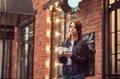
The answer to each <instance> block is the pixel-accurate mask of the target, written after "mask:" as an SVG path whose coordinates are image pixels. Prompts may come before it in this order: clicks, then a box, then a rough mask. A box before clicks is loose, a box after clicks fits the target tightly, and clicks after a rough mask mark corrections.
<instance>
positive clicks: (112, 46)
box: [111, 33, 115, 54]
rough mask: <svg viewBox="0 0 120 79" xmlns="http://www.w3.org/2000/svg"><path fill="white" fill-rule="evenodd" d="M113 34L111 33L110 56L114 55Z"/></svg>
mask: <svg viewBox="0 0 120 79" xmlns="http://www.w3.org/2000/svg"><path fill="white" fill-rule="evenodd" d="M114 41H115V34H114V33H112V35H111V54H114V53H115V51H114V50H115V42H114Z"/></svg>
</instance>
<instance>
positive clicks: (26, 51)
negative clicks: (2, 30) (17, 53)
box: [25, 43, 28, 66]
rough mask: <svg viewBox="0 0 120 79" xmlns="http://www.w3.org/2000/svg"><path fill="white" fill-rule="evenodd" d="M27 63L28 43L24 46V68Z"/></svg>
mask: <svg viewBox="0 0 120 79" xmlns="http://www.w3.org/2000/svg"><path fill="white" fill-rule="evenodd" d="M27 63H28V43H26V44H25V66H27Z"/></svg>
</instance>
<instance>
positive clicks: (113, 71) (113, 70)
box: [111, 55, 115, 74]
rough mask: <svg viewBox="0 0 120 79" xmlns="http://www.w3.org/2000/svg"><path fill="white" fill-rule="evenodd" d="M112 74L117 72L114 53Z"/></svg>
mask: <svg viewBox="0 0 120 79" xmlns="http://www.w3.org/2000/svg"><path fill="white" fill-rule="evenodd" d="M111 70H112V74H114V73H115V55H112V69H111Z"/></svg>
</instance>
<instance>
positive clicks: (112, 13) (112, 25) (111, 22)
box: [110, 11, 115, 32]
mask: <svg viewBox="0 0 120 79" xmlns="http://www.w3.org/2000/svg"><path fill="white" fill-rule="evenodd" d="M110 17H111V18H110V26H111V28H110V29H111V32H114V31H115V11H112V12H111V15H110Z"/></svg>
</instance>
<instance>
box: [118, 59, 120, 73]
mask: <svg viewBox="0 0 120 79" xmlns="http://www.w3.org/2000/svg"><path fill="white" fill-rule="evenodd" d="M118 74H120V59H119V60H118Z"/></svg>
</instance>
